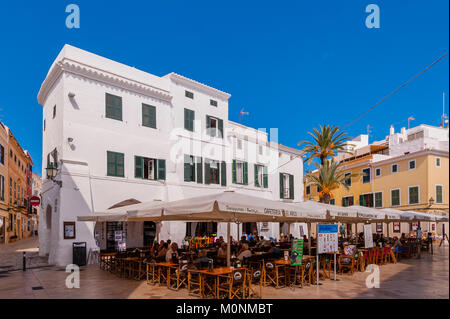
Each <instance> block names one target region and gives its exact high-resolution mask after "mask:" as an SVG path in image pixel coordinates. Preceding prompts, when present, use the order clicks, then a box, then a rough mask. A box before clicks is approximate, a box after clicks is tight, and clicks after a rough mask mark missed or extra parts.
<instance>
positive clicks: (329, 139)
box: [298, 125, 352, 165]
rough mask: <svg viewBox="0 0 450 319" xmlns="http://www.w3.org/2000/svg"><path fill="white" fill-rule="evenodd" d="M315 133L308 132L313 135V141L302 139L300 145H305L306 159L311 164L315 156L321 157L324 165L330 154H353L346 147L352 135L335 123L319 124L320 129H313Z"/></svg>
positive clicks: (321, 162)
mask: <svg viewBox="0 0 450 319" xmlns="http://www.w3.org/2000/svg"><path fill="white" fill-rule="evenodd" d="M313 131H314V134H313V133H311V132H308V134H309V135H311V136H312V138H313V140H314V141H313V142H310V141H301V142H299V143H298V145H299V146H301V145H305V146H304V148H303V151H304V152H305V153H307V154H308V156H307V157H306V159H305V161H307V162H308V164H311V161H312V160H313V159H314V158H320V164H321V165H323V164H324V162H325V161H326V160H327V158H328V155H330V156H333V155H334V154H335V153H336V152H342V153H347V154H352V152H349V151H347V150H345V149H344V145H345V142H346V141H348V140H350V139H351V137H349V136H347V133H346V132H344V131H340V130H339V127H338V126H334V125H325V126H322V125H319V129H316V128H314V129H313Z"/></svg>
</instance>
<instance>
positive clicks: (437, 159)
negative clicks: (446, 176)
mask: <svg viewBox="0 0 450 319" xmlns="http://www.w3.org/2000/svg"><path fill="white" fill-rule="evenodd" d="M436 167H441V158H440V157H436Z"/></svg>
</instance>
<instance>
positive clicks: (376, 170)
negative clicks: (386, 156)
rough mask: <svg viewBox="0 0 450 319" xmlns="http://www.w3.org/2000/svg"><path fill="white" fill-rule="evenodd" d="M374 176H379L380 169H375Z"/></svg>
mask: <svg viewBox="0 0 450 319" xmlns="http://www.w3.org/2000/svg"><path fill="white" fill-rule="evenodd" d="M375 176H381V168H376V169H375Z"/></svg>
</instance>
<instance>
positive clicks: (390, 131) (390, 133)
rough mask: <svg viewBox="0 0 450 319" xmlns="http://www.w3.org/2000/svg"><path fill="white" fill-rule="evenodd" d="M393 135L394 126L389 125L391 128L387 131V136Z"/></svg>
mask: <svg viewBox="0 0 450 319" xmlns="http://www.w3.org/2000/svg"><path fill="white" fill-rule="evenodd" d="M394 134H395V129H394V125H391V128H390V129H389V135H394Z"/></svg>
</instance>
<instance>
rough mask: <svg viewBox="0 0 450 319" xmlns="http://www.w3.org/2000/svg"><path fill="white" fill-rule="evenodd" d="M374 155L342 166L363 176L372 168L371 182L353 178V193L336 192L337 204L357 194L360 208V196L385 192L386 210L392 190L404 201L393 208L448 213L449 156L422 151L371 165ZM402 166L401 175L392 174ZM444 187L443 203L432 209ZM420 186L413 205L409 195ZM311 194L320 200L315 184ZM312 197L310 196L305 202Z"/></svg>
mask: <svg viewBox="0 0 450 319" xmlns="http://www.w3.org/2000/svg"><path fill="white" fill-rule="evenodd" d="M436 157H440V158H441V167H436V164H435V163H436ZM371 159H372V155H368V156H365V157H363V158H360V159H357V160H355V161H351V162H348V163H344V164H342V169H343V171H344V172H346V173H347V172H351V173H358V174H361V173H362V169H363V168H367V167H370V168H371V181H370V183H368V184H363V183H362V176H358V177H353V178H352V186H351V187H350V188H349V190H346V189H345V188H344V187H340V188H339V189H336V190H334V191H333V192H332V194H333V197H334V198H335V201H336V202H335V204H336V205H339V206H341V205H342V198H343V197H344V196H349V195H353V197H354V205H359V204H360V202H359V195H361V194H365V193H376V192H382V194H383V195H382V197H383V198H382V202H383V206H382V207H383V208H386V207H391V190H392V189H396V188H399V189H400V198H401V202H400V205H399V206H395V207H393V208H396V209H401V210H418V211H436V210H446V211H448V207H449V205H448V204H449V203H448V197H449V196H448V194H449V179H448V174H449V160H448V154H447V155H435V154H433V153H431V152H426V153H424V152H418V154H417V156H414V154H409V155H405V156H402V157H399V158H398V159H397V160H389V161H381V162H378V163H374V164H371V163H370V160H371ZM410 160H416V168H415V169H412V170H410V169H408V165H409V161H410ZM393 164H398V172H397V173H392V172H391V166H392V165H393ZM376 168H381V176H378V177H377V176H375V169H376ZM436 184H441V185H443V201H444V203H443V204H437V203H435V204H434V205H432V206H430V205H429V203H428V202H429V199H430V197H433V199H434V200H436V191H435V185H436ZM416 185H418V186H419V204H418V205H409V202H408V194H409V189H408V187H409V186H416ZM311 195H312V196H313V199H314V200H316V201H317V200H319V197H318V194H317V191H316V187H315V186H312V185H311ZM308 198H310V195H308V194H306V187H305V199H308Z"/></svg>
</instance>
